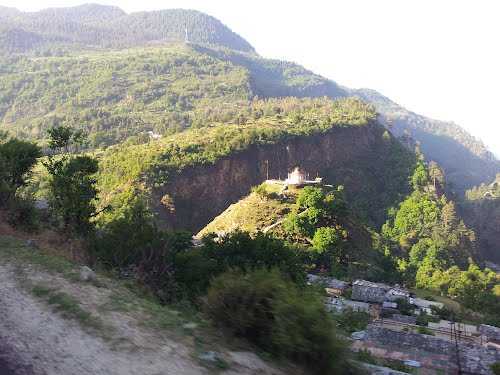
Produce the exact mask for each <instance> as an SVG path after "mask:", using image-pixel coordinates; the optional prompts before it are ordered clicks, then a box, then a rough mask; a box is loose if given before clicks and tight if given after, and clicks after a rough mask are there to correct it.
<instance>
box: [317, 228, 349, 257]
mask: <svg viewBox="0 0 500 375" xmlns="http://www.w3.org/2000/svg"><path fill="white" fill-rule="evenodd" d="M342 239H343V236H342V233H341V232H340V231H339V230H337V229H336V228H333V227H321V228H318V229H317V230H316V232H315V233H314V237H313V239H312V245H313V249H314V250H316V251H317V252H318V253H320V254H322V253H324V252H327V251H332V250H333V249H335V247H336V246H337V245H338V244H339V243H340V241H342Z"/></svg>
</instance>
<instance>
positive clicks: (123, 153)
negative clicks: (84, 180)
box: [99, 98, 414, 231]
mask: <svg viewBox="0 0 500 375" xmlns="http://www.w3.org/2000/svg"><path fill="white" fill-rule="evenodd" d="M252 108H253V110H254V113H255V114H257V115H258V116H257V117H254V118H249V119H248V120H247V121H246V123H245V124H241V123H240V124H237V123H233V122H222V123H221V122H219V123H214V124H213V125H211V126H206V127H203V128H199V129H191V130H187V131H184V132H180V133H178V134H174V135H172V136H168V137H164V138H162V139H160V140H155V141H151V142H149V143H146V144H139V145H131V144H121V145H117V146H112V147H110V148H108V149H107V150H106V151H105V152H104V153H103V154H102V155H101V162H100V168H101V173H100V176H99V182H100V186H99V190H100V191H101V197H102V204H103V205H108V204H111V205H112V206H113V207H114V208H115V210H114V211H113V212H110V213H109V214H105V215H103V217H102V219H103V220H105V221H109V220H113V218H114V217H116V216H120V215H122V214H124V213H126V212H127V210H129V209H131V208H133V207H134V206H135V205H136V204H137V203H138V201H143V202H144V203H146V204H147V206H148V207H150V208H151V210H152V211H153V212H155V213H156V214H157V215H158V218H159V222H160V223H161V224H162V226H164V227H168V228H176V229H190V230H193V231H198V230H200V229H201V228H202V227H204V226H205V225H206V224H207V223H208V222H209V221H210V220H212V219H213V218H214V217H215V216H217V215H218V214H220V213H221V212H222V211H224V210H225V209H226V208H227V207H228V206H229V205H230V204H231V203H234V202H236V201H238V200H239V199H240V198H241V197H243V196H245V195H247V194H248V192H249V191H250V188H251V187H252V186H255V185H258V184H260V183H261V182H262V181H263V180H265V179H266V178H267V176H269V177H272V178H278V177H280V176H282V177H283V176H285V174H286V173H287V171H288V170H290V169H291V168H293V167H295V166H296V165H299V166H301V167H303V168H305V169H306V170H307V171H308V172H309V173H310V174H311V175H313V176H314V175H316V174H319V175H321V176H323V177H324V178H325V181H328V183H332V184H337V185H340V184H343V185H345V186H346V191H347V194H348V198H349V199H350V201H351V202H352V205H353V209H354V210H355V211H356V212H357V213H358V214H359V215H360V216H363V218H364V219H365V220H366V221H367V222H369V223H371V224H373V225H374V226H378V225H381V224H382V223H383V222H384V220H385V218H386V216H385V215H386V210H387V208H388V207H390V206H393V205H395V204H397V203H398V202H399V201H400V200H401V199H402V198H403V197H404V196H405V195H406V194H407V193H408V189H409V187H408V176H409V175H410V174H411V171H412V168H413V163H414V156H413V155H412V154H411V153H410V152H409V151H407V150H406V149H405V148H404V147H403V146H402V145H401V144H400V143H399V142H397V141H396V140H395V139H394V138H393V137H392V136H391V135H390V134H389V132H387V131H386V130H384V128H383V127H382V126H381V125H380V124H378V123H377V122H376V121H375V117H376V114H375V112H374V111H373V109H372V108H371V107H370V106H367V105H365V104H364V103H362V102H361V101H358V100H355V99H341V100H339V101H333V102H332V101H331V100H328V99H291V98H286V99H282V100H277V99H274V100H263V101H256V102H254V103H253V107H252ZM260 113H264V115H260ZM265 113H268V114H265ZM374 197H376V199H375V200H374Z"/></svg>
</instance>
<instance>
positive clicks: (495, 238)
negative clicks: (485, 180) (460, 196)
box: [460, 173, 500, 263]
mask: <svg viewBox="0 0 500 375" xmlns="http://www.w3.org/2000/svg"><path fill="white" fill-rule="evenodd" d="M466 197H467V200H466V201H465V202H463V203H462V204H461V205H460V212H461V214H462V216H463V218H464V220H465V222H466V223H467V225H469V226H470V227H471V228H473V229H474V231H475V232H476V233H477V235H478V245H479V249H480V251H481V255H482V256H483V257H484V258H485V259H487V260H490V261H493V262H495V263H500V245H499V244H500V173H499V174H497V176H496V179H495V180H494V181H493V182H492V183H489V184H481V185H480V186H476V187H474V188H472V189H470V190H467V192H466Z"/></svg>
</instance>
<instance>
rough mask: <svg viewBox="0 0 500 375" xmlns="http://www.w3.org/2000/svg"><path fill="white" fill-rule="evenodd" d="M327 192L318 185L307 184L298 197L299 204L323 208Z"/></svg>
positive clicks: (301, 206)
mask: <svg viewBox="0 0 500 375" xmlns="http://www.w3.org/2000/svg"><path fill="white" fill-rule="evenodd" d="M324 199H325V193H323V190H321V188H318V187H313V186H306V187H305V188H303V189H302V190H301V192H300V193H299V196H298V197H297V206H298V207H300V208H310V207H315V208H322V207H323V201H324Z"/></svg>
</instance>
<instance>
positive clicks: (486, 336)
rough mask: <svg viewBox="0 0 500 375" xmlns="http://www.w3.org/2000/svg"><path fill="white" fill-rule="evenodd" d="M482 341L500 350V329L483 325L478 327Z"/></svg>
mask: <svg viewBox="0 0 500 375" xmlns="http://www.w3.org/2000/svg"><path fill="white" fill-rule="evenodd" d="M478 331H479V334H480V335H481V339H482V341H483V342H484V343H485V344H486V345H487V346H491V347H494V348H498V349H500V328H498V327H494V326H490V325H487V324H481V325H479V327H478Z"/></svg>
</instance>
